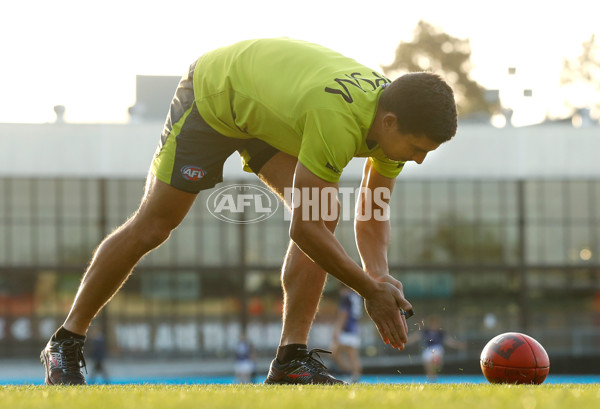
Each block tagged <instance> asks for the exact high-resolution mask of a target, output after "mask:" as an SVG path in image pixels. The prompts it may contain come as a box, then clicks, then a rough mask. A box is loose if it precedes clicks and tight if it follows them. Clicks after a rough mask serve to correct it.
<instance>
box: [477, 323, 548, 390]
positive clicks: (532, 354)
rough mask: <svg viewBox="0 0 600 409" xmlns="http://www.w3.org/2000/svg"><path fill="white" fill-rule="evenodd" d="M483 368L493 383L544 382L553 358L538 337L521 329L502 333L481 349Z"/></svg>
mask: <svg viewBox="0 0 600 409" xmlns="http://www.w3.org/2000/svg"><path fill="white" fill-rule="evenodd" d="M480 364H481V371H482V372H483V375H484V376H485V377H486V379H487V380H488V381H490V382H491V383H516V384H521V383H535V384H540V383H542V382H544V380H545V379H546V376H548V372H549V371H550V358H548V354H547V353H546V350H545V349H544V347H543V346H542V345H541V344H540V343H539V342H537V341H536V340H535V339H533V338H531V337H530V336H528V335H525V334H520V333H518V332H507V333H505V334H500V335H498V336H496V337H494V338H492V340H491V341H490V342H488V343H487V345H486V346H485V348H483V351H481V358H480Z"/></svg>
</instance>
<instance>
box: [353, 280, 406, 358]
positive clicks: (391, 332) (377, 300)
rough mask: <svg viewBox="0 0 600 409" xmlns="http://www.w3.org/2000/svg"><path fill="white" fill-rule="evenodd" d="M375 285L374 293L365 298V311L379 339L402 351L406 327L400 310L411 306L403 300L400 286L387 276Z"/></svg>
mask: <svg viewBox="0 0 600 409" xmlns="http://www.w3.org/2000/svg"><path fill="white" fill-rule="evenodd" d="M389 277H390V278H391V279H392V280H393V281H394V282H393V283H392V282H390V281H388V280H386V279H384V280H381V281H379V282H378V283H377V285H376V288H375V290H374V291H372V292H371V293H369V294H368V295H367V296H365V297H364V298H365V309H366V310H367V314H369V317H370V318H371V320H372V321H373V322H374V323H375V326H376V327H377V330H378V331H379V335H380V336H381V339H382V340H383V342H385V343H386V344H391V345H392V346H393V347H394V348H397V349H399V350H403V349H404V346H405V344H406V342H407V335H408V326H407V324H406V318H405V317H404V315H402V314H401V311H400V308H402V309H403V310H405V311H408V310H411V309H412V305H411V304H410V303H409V302H408V301H407V300H406V298H404V293H403V291H402V284H401V283H400V282H399V281H397V280H395V279H393V278H392V277H391V276H389Z"/></svg>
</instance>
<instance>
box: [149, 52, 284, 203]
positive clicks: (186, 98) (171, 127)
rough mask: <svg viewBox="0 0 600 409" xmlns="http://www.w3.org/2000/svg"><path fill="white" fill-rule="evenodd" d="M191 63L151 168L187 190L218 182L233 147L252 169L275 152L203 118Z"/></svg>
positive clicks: (258, 169) (197, 189)
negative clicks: (222, 130)
mask: <svg viewBox="0 0 600 409" xmlns="http://www.w3.org/2000/svg"><path fill="white" fill-rule="evenodd" d="M195 67H196V64H195V63H194V64H192V66H191V67H190V70H189V73H188V75H187V76H184V77H183V78H182V79H181V81H180V82H179V85H178V87H177V90H176V92H175V96H174V97H173V101H172V102H171V108H170V111H169V115H168V116H167V120H166V122H165V127H164V130H163V132H162V135H161V138H160V142H159V144H158V148H157V150H156V152H155V154H154V159H153V160H152V168H151V171H152V174H153V175H154V176H156V178H157V179H159V180H160V181H162V182H165V183H167V184H169V185H171V186H173V187H175V188H177V189H180V190H183V191H185V192H189V193H198V192H200V191H201V190H205V189H210V188H212V187H214V186H215V185H216V184H217V183H219V182H222V181H223V164H224V163H225V160H227V158H228V157H229V156H231V154H232V153H233V152H235V151H238V153H239V154H240V156H242V159H243V162H244V169H245V170H248V171H252V172H254V173H258V172H259V171H260V169H261V168H262V167H263V165H264V164H265V163H266V162H267V161H268V160H269V159H271V158H272V157H273V156H274V155H275V154H277V152H279V150H277V149H275V148H274V147H272V146H271V145H269V144H267V143H265V142H263V141H261V140H260V139H237V138H230V137H227V136H224V135H222V134H220V133H218V132H217V131H215V130H214V129H213V128H211V127H210V125H208V124H207V123H206V121H204V119H203V118H202V116H200V113H199V112H198V109H197V108H196V104H195V102H194V88H193V77H194V69H195Z"/></svg>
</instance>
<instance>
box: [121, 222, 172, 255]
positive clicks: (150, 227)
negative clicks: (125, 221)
mask: <svg viewBox="0 0 600 409" xmlns="http://www.w3.org/2000/svg"><path fill="white" fill-rule="evenodd" d="M175 227H177V225H174V224H172V223H169V222H168V221H166V220H161V219H158V218H150V219H149V218H142V217H139V215H135V216H133V218H132V219H131V220H130V223H129V226H128V227H127V228H128V230H129V231H130V233H131V235H132V236H133V237H134V239H135V240H137V242H138V243H139V244H140V245H141V246H142V247H143V248H144V249H148V250H150V249H154V248H156V247H158V246H160V245H161V244H162V243H164V242H165V241H167V239H168V238H169V236H170V235H171V232H172V231H173V230H174V229H175Z"/></svg>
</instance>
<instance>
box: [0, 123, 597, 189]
mask: <svg viewBox="0 0 600 409" xmlns="http://www.w3.org/2000/svg"><path fill="white" fill-rule="evenodd" d="M162 126H163V124H162V123H159V122H156V123H142V124H68V123H67V124H0V147H1V148H0V177H7V176H11V177H36V176H38V177H60V176H67V177H144V176H145V174H146V172H147V171H148V168H149V166H150V162H151V159H152V155H153V153H154V151H155V149H156V146H157V143H158V139H159V137H160V133H161V131H162ZM599 155H600V127H598V126H596V127H590V128H579V129H577V128H573V127H571V126H569V125H565V124H559V125H539V126H534V127H525V128H503V129H497V128H493V127H491V126H485V125H470V124H465V125H462V126H459V131H458V134H457V136H456V137H455V138H454V139H453V140H452V141H450V142H447V143H445V144H443V145H442V146H441V147H440V148H439V149H438V150H437V151H435V152H433V153H431V154H430V155H429V156H428V157H427V159H426V160H425V162H424V163H423V164H422V165H417V164H414V163H409V164H407V165H406V167H405V169H404V171H403V174H402V177H404V178H411V179H432V178H435V179H439V178H445V179H453V178H493V179H498V178H503V179H504V178H508V179H515V178H575V177H598V176H600V161H599ZM239 163H240V159H239V157H238V156H237V155H235V154H234V155H233V156H232V157H231V158H230V159H229V160H228V161H227V163H226V168H225V176H226V177H244V176H249V177H252V176H251V175H248V174H245V173H244V172H243V171H241V167H240V165H239ZM362 163H363V159H355V160H353V161H352V162H351V163H350V165H349V166H348V167H347V168H346V171H345V172H344V177H353V176H359V175H360V171H361V167H362Z"/></svg>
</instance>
